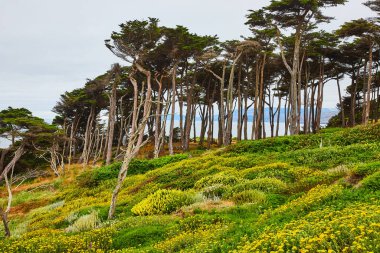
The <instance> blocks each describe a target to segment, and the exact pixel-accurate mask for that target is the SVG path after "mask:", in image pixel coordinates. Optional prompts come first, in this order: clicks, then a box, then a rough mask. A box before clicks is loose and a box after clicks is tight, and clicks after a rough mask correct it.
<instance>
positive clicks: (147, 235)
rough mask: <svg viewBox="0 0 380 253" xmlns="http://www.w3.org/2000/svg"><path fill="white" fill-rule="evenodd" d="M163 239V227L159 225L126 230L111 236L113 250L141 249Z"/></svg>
mask: <svg viewBox="0 0 380 253" xmlns="http://www.w3.org/2000/svg"><path fill="white" fill-rule="evenodd" d="M164 238H165V227H164V226H161V225H148V226H140V227H135V228H126V229H122V230H120V231H118V232H117V233H116V234H115V235H113V237H112V247H113V248H114V249H123V248H131V247H141V246H146V245H149V244H152V243H156V242H158V241H161V240H162V239H164Z"/></svg>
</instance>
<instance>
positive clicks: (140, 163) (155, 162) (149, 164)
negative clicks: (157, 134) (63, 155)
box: [77, 154, 188, 187]
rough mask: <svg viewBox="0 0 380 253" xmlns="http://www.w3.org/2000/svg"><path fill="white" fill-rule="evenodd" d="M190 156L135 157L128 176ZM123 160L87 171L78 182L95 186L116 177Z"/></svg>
mask: <svg viewBox="0 0 380 253" xmlns="http://www.w3.org/2000/svg"><path fill="white" fill-rule="evenodd" d="M186 158H188V156H187V155H185V154H179V155H173V156H163V157H160V158H157V159H151V160H145V159H134V160H132V161H131V163H130V164H129V167H128V176H132V175H138V174H144V173H146V172H147V171H150V170H154V169H157V168H160V167H163V166H165V165H167V164H170V163H174V162H178V161H181V160H183V159H186ZM121 166H122V162H116V163H113V164H111V165H108V166H103V167H100V168H98V169H94V170H92V171H86V172H84V173H82V174H81V175H79V176H78V177H77V184H78V185H79V186H81V187H95V186H98V185H99V184H100V182H102V181H105V180H109V179H115V178H117V177H118V175H119V171H120V168H121Z"/></svg>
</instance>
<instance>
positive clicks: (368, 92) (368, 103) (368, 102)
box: [363, 40, 373, 125]
mask: <svg viewBox="0 0 380 253" xmlns="http://www.w3.org/2000/svg"><path fill="white" fill-rule="evenodd" d="M372 48H373V43H372V40H370V47H369V60H368V83H367V87H366V94H365V96H364V97H365V99H364V101H365V104H364V105H363V110H364V114H363V115H364V117H363V119H364V122H363V123H364V125H367V124H368V122H369V116H370V112H371V86H372V61H373V53H372Z"/></svg>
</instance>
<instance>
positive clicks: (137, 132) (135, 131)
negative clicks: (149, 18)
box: [108, 63, 152, 219]
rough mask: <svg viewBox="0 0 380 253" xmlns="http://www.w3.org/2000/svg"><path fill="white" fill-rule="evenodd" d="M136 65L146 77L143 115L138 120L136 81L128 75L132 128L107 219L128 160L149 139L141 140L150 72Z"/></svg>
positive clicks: (148, 102) (149, 95)
mask: <svg viewBox="0 0 380 253" xmlns="http://www.w3.org/2000/svg"><path fill="white" fill-rule="evenodd" d="M136 67H137V69H138V70H139V71H140V72H142V73H143V74H144V75H145V76H146V79H147V91H146V93H145V101H143V100H144V94H143V92H142V94H141V101H140V105H144V109H143V115H142V118H141V120H140V121H139V120H138V114H139V113H138V111H139V109H140V107H139V106H138V88H137V81H136V80H135V79H133V78H132V77H130V80H131V82H132V84H133V87H134V98H133V116H132V129H131V133H130V136H129V141H128V146H127V150H126V152H125V155H124V160H123V164H122V166H121V168H120V171H119V175H118V179H117V183H116V186H115V188H114V190H113V192H112V197H111V203H110V209H109V212H108V219H112V218H113V217H114V215H115V209H116V202H117V198H118V196H119V193H120V190H121V188H122V185H123V182H124V180H125V178H126V176H127V173H128V168H129V164H130V162H131V161H132V159H133V158H134V157H135V156H136V155H137V154H138V152H139V151H140V148H141V147H142V146H143V145H145V144H146V142H147V141H148V140H149V138H148V139H147V140H145V141H143V137H144V130H145V128H146V125H147V121H148V119H149V117H150V111H151V106H152V101H151V100H152V87H151V73H150V71H148V70H145V69H144V68H143V67H142V66H140V65H139V64H137V63H136Z"/></svg>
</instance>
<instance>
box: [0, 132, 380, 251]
mask: <svg viewBox="0 0 380 253" xmlns="http://www.w3.org/2000/svg"><path fill="white" fill-rule="evenodd" d="M119 166H120V164H114V165H112V166H109V167H102V168H96V169H83V168H71V169H70V170H69V171H68V173H67V175H66V176H64V177H63V178H60V179H40V180H37V181H36V182H30V183H28V184H26V185H23V186H21V187H23V191H18V190H16V191H17V193H16V194H15V199H14V205H13V208H12V211H11V214H12V216H11V220H12V221H11V224H10V225H11V228H12V232H13V238H11V239H7V240H5V241H2V243H1V244H0V252H83V251H85V252H92V251H93V252H103V251H106V252H178V251H183V252H227V251H236V252H271V251H278V252H316V251H317V250H321V252H328V251H329V250H330V251H329V252H367V251H369V252H370V251H372V252H380V246H379V245H380V208H379V204H380V200H379V199H380V198H379V197H380V193H379V190H380V125H374V126H370V127H357V128H354V129H345V130H341V129H328V130H324V131H323V132H322V133H320V134H316V135H304V136H292V137H280V138H275V139H266V140H260V141H245V142H240V143H238V144H236V145H232V146H230V147H226V148H223V149H218V150H214V151H207V152H204V153H202V152H200V153H198V154H193V155H192V157H189V155H176V156H173V157H162V158H159V159H156V160H150V161H147V160H136V161H134V162H133V164H132V165H131V168H130V175H129V176H128V177H127V180H126V182H125V184H124V188H123V190H122V192H121V194H120V197H119V202H118V208H117V212H116V214H117V217H116V219H115V220H113V221H107V220H106V217H107V211H108V205H109V200H110V195H111V191H112V187H113V186H114V183H115V180H116V177H117V169H118V167H119ZM0 201H1V200H0ZM3 201H4V200H3ZM1 232H2V231H0V233H1Z"/></svg>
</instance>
